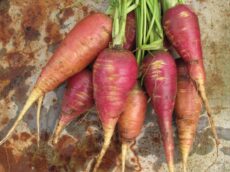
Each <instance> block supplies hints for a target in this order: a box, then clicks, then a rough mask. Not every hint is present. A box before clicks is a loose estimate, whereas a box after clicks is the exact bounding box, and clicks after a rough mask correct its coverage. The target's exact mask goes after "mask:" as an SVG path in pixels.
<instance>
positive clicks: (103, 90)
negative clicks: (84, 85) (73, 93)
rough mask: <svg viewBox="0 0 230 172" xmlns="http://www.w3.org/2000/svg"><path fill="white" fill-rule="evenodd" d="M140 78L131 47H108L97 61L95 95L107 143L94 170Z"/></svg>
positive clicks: (95, 66)
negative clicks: (127, 99)
mask: <svg viewBox="0 0 230 172" xmlns="http://www.w3.org/2000/svg"><path fill="white" fill-rule="evenodd" d="M136 78H137V63H136V61H135V57H134V55H133V54H132V53H131V52H129V51H127V50H116V49H105V50H104V51H102V53H100V55H99V56H98V58H97V60H96V62H95V64H94V68H93V86H94V98H95V102H96V108H97V111H98V114H99V117H100V120H101V122H102V126H103V129H104V144H103V147H102V149H101V152H100V154H99V157H98V159H97V164H96V166H95V169H94V171H96V170H97V168H98V167H99V165H100V163H101V159H102V158H103V156H104V154H105V152H106V150H107V149H108V146H109V144H110V141H111V137H112V135H113V132H114V129H115V126H116V123H117V121H118V119H119V116H120V114H121V113H122V111H123V109H124V104H125V100H126V98H127V96H128V93H129V91H130V90H131V89H132V88H133V86H134V84H135V81H136Z"/></svg>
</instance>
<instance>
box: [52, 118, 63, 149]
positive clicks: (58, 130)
mask: <svg viewBox="0 0 230 172" xmlns="http://www.w3.org/2000/svg"><path fill="white" fill-rule="evenodd" d="M64 128H65V125H64V124H63V123H61V122H59V123H58V124H57V127H56V129H55V131H54V135H53V139H52V144H53V145H55V144H57V142H58V139H59V137H60V135H61V132H62V131H63V129H64Z"/></svg>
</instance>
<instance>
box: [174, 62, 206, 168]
mask: <svg viewBox="0 0 230 172" xmlns="http://www.w3.org/2000/svg"><path fill="white" fill-rule="evenodd" d="M176 64H177V96H176V103H175V113H176V124H177V130H178V137H179V143H180V151H181V154H182V161H183V168H184V171H186V169H187V159H188V156H189V152H190V150H191V148H192V144H193V140H194V138H195V135H196V128H197V124H198V120H199V117H200V114H201V110H202V100H201V98H200V96H199V94H198V92H197V90H196V87H195V85H194V83H193V82H192V80H191V78H190V77H189V73H188V69H187V66H186V63H185V62H184V61H183V60H182V59H178V60H177V61H176Z"/></svg>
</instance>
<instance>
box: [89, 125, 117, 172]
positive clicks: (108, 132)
mask: <svg viewBox="0 0 230 172" xmlns="http://www.w3.org/2000/svg"><path fill="white" fill-rule="evenodd" d="M114 128H115V127H111V128H104V143H103V146H102V149H101V152H100V154H99V156H98V157H97V160H96V164H95V166H94V168H93V172H97V170H98V168H99V166H100V164H101V161H102V158H103V157H104V155H105V153H106V151H107V149H108V147H109V145H110V142H111V138H112V136H113V132H114Z"/></svg>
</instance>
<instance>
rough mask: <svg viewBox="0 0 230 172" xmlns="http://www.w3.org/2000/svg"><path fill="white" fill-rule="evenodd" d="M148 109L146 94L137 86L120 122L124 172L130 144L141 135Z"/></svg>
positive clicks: (129, 96)
mask: <svg viewBox="0 0 230 172" xmlns="http://www.w3.org/2000/svg"><path fill="white" fill-rule="evenodd" d="M146 108H147V97H146V95H145V93H144V92H143V91H142V90H141V89H140V88H139V87H138V86H136V87H135V88H134V89H133V90H132V91H131V92H130V93H129V95H128V98H127V100H126V103H125V109H124V112H123V113H122V114H121V116H120V118H119V121H118V128H119V134H120V137H121V141H122V158H121V159H122V172H124V171H125V159H126V153H127V149H128V146H129V144H130V143H131V142H132V141H134V140H135V138H136V137H137V136H138V135H139V134H140V132H141V128H142V126H143V123H144V119H145V113H146Z"/></svg>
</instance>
